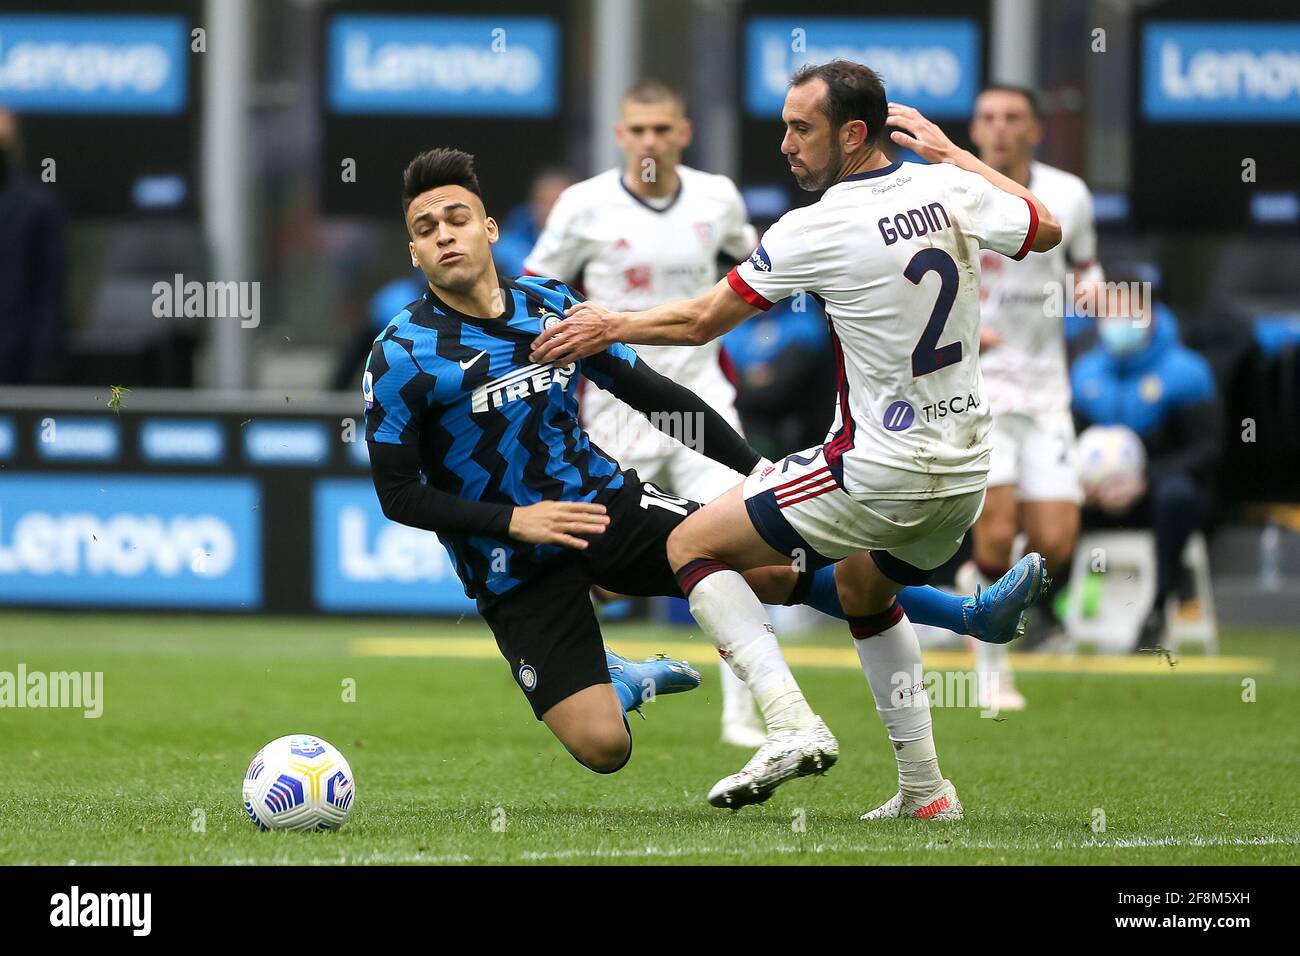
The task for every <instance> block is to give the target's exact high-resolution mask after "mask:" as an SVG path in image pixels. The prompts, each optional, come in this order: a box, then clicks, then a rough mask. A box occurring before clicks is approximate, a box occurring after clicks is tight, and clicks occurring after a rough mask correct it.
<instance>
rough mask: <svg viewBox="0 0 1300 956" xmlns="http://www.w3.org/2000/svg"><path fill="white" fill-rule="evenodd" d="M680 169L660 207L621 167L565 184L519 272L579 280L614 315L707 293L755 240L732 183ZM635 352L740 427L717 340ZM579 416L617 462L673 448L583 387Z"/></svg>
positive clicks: (634, 416) (635, 416) (612, 401)
mask: <svg viewBox="0 0 1300 956" xmlns="http://www.w3.org/2000/svg"><path fill="white" fill-rule="evenodd" d="M677 175H678V178H679V181H680V183H681V185H680V188H679V189H678V191H677V194H676V195H675V196H673V197H670V198H667V199H665V200H664V201H663V202H662V203H661V204H651V203H650V202H648V201H646V200H644V199H642V198H641V197H639V196H636V195H635V194H633V193H632V191H631V190H629V189H628V188H627V186H626V185H625V184H624V182H623V170H621V169H610V170H607V171H605V172H603V173H601V174H600V175H598V176H593V177H592V178H591V179H587V180H584V181H583V182H580V183H575V184H574V185H572V186H570V187H569V188H568V189H566V190H565V191H564V192H563V193H561V194H560V198H559V199H558V200H557V201H556V203H555V206H554V208H552V210H551V214H550V216H548V217H547V220H546V226H545V228H544V229H543V230H542V234H541V235H540V236H539V237H538V239H537V245H536V246H535V247H534V248H533V251H532V252H531V253H530V254H529V256H528V258H527V259H526V260H525V262H524V268H525V269H527V270H528V271H529V272H531V273H533V274H535V275H541V276H546V277H547V278H554V279H562V280H563V281H565V282H576V283H579V284H581V286H582V290H583V292H584V293H585V294H586V296H587V298H589V299H591V300H592V301H593V302H598V303H600V304H601V305H604V306H607V307H609V308H611V309H614V310H616V311H620V312H640V311H644V310H646V309H650V308H653V307H654V306H657V305H662V304H663V303H665V302H672V301H675V300H678V299H693V298H695V297H696V296H698V295H702V294H703V293H705V292H707V291H708V290H709V289H710V288H712V287H713V285H714V283H715V282H717V277H718V265H717V260H718V256H719V255H725V256H729V257H731V259H732V260H733V261H735V260H739V259H743V258H744V257H745V256H747V255H749V253H750V252H751V251H752V250H753V248H754V244H755V243H756V242H757V240H758V236H757V234H756V233H755V231H754V227H753V226H751V225H750V224H749V220H748V216H747V215H746V212H745V203H744V200H743V199H741V196H740V191H739V190H738V189H737V188H736V185H735V184H734V183H733V182H732V181H731V180H730V179H728V178H727V177H726V176H719V175H714V174H712V173H705V172H701V171H700V170H698V169H691V168H690V167H688V166H678V167H677ZM636 351H637V354H638V355H640V356H641V357H642V358H644V359H645V360H646V361H647V362H648V363H649V364H650V367H651V368H653V369H654V370H655V371H657V372H659V373H660V374H661V375H665V376H667V377H668V378H671V379H672V380H673V381H675V382H677V383H679V384H681V385H683V386H685V387H686V388H689V389H690V390H691V391H693V392H695V393H696V394H697V395H699V396H700V397H701V398H703V399H704V400H705V401H707V402H709V403H710V404H711V405H713V406H714V407H716V408H718V410H719V411H720V412H723V413H724V414H726V415H727V417H728V418H729V419H730V420H731V421H732V423H733V424H736V423H737V421H736V416H735V411H734V406H735V401H736V392H735V389H734V387H733V386H732V385H731V383H730V382H729V381H728V380H727V377H726V375H725V374H724V373H723V371H722V368H721V365H720V354H719V353H720V351H721V344H720V343H719V342H717V341H714V342H710V343H708V344H707V345H703V346H700V347H690V346H677V345H666V346H665V345H660V346H655V345H638V346H636ZM582 420H583V424H584V426H585V427H586V428H587V429H588V431H589V432H590V433H591V436H592V439H593V440H594V441H595V442H596V444H597V445H599V446H600V447H601V448H602V449H604V450H605V451H607V452H609V453H610V454H612V455H613V456H614V457H615V458H618V459H620V460H621V459H624V458H626V459H629V460H631V461H633V462H634V463H635V462H636V460H638V459H646V458H653V457H655V456H658V455H662V454H663V453H664V452H665V451H667V450H669V448H668V446H669V445H672V443H671V442H670V441H669V440H667V439H664V438H663V437H662V436H661V435H660V433H659V432H657V431H655V429H653V428H651V427H650V426H649V424H648V423H647V422H646V421H645V419H644V418H643V417H642V416H641V415H640V414H639V413H637V412H634V411H631V410H630V409H628V407H627V406H626V405H624V404H623V403H622V402H620V401H619V400H618V399H616V398H614V397H613V396H612V395H609V394H607V393H605V392H602V391H600V390H599V389H588V390H586V391H584V393H583V396H582ZM666 443H667V444H666ZM673 447H675V446H673Z"/></svg>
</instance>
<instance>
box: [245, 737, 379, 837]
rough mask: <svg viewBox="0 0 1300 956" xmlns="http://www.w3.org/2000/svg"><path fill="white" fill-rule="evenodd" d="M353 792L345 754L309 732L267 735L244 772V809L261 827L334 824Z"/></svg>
mask: <svg viewBox="0 0 1300 956" xmlns="http://www.w3.org/2000/svg"><path fill="white" fill-rule="evenodd" d="M355 796H356V783H355V781H354V780H353V777H352V768H351V767H349V766H348V762H347V760H345V759H344V758H343V755H342V754H341V753H339V752H338V750H337V749H336V748H335V747H334V746H333V745H332V744H330V743H328V742H327V741H324V740H321V739H320V738H319V737H313V736H311V735H310V734H290V735H289V736H287V737H280V738H278V739H276V740H272V741H271V742H270V743H269V744H267V745H266V746H265V747H263V748H262V749H261V750H259V751H258V752H257V755H256V756H255V757H253V761H252V763H250V764H249V765H248V772H247V773H245V774H244V809H245V810H247V811H248V818H249V819H250V820H252V821H253V824H254V825H255V826H257V827H258V828H259V829H261V830H337V829H338V828H339V827H341V826H343V823H344V821H345V820H347V818H348V811H349V810H351V809H352V800H353V797H355Z"/></svg>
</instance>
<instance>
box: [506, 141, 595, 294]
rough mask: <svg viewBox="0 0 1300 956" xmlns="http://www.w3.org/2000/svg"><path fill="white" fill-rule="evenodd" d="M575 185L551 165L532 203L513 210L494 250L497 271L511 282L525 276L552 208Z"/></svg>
mask: <svg viewBox="0 0 1300 956" xmlns="http://www.w3.org/2000/svg"><path fill="white" fill-rule="evenodd" d="M574 182H576V180H575V179H574V176H573V174H572V173H570V172H569V171H568V170H567V169H564V168H562V167H559V166H548V167H546V168H545V169H543V170H542V171H541V172H540V173H538V174H537V176H536V178H535V179H534V180H533V186H532V189H531V191H530V192H529V196H528V201H527V202H525V203H521V204H520V205H518V206H516V207H515V208H514V209H512V210H510V213H509V214H508V215H507V216H506V219H505V222H504V223H502V224H501V235H500V237H499V238H498V239H497V242H496V245H494V246H493V247H492V261H493V262H494V263H495V264H496V267H497V272H499V273H501V275H503V276H505V277H506V278H508V279H513V278H514V277H515V276H518V275H523V272H524V258H525V257H526V256H527V255H528V254H529V253H530V252H532V251H533V246H535V245H537V237H538V235H540V234H541V231H542V227H543V226H545V225H546V217H547V216H549V215H550V214H551V207H552V206H554V205H555V200H557V199H559V198H560V193H562V192H564V191H565V190H566V189H568V188H569V187H570V186H572V185H573V184H574Z"/></svg>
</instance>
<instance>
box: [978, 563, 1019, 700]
mask: <svg viewBox="0 0 1300 956" xmlns="http://www.w3.org/2000/svg"><path fill="white" fill-rule="evenodd" d="M979 583H980V588H981V589H983V588H987V587H988V586H989V585H990V584H992V583H993V582H992V581H990V580H989V579H988V578H986V577H985V576H984V575H983V573H982V572H981V573H980V575H979ZM970 644H971V650H972V651H974V653H975V677H976V680H977V681H978V682H979V698H980V699H979V704H980V707H982V708H984V709H985V710H987V709H988V708H990V707H992V706H993V705H994V703H995V701H996V700H997V694H998V689H999V688H1001V687H1006V688H1010V689H1014V687H1015V683H1014V681H1015V675H1014V672H1013V671H1012V669H1011V661H1010V660H1009V659H1008V657H1007V646H1006V645H1005V644H989V643H986V642H985V641H977V640H975V638H973V637H972V638H970Z"/></svg>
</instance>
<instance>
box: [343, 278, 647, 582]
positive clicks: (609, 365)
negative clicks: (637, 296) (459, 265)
mask: <svg viewBox="0 0 1300 956" xmlns="http://www.w3.org/2000/svg"><path fill="white" fill-rule="evenodd" d="M501 292H502V296H503V298H504V302H505V311H504V312H503V313H502V314H501V315H500V316H499V317H497V318H495V319H481V318H476V317H474V316H470V315H465V314H463V313H460V312H457V311H456V310H454V309H452V308H451V307H450V306H448V305H446V304H445V303H443V302H442V301H441V300H440V299H439V298H438V297H437V296H436V295H435V294H434V293H433V292H432V291H428V292H425V294H424V296H423V297H422V298H420V299H418V300H417V301H415V302H412V303H411V304H410V305H408V306H407V307H406V308H405V309H403V310H402V311H401V312H399V313H398V314H397V316H396V317H394V318H393V319H392V321H390V322H389V323H388V326H387V328H385V329H384V331H383V332H382V333H381V334H380V335H379V337H378V338H377V339H375V344H374V347H373V349H372V350H371V353H370V361H369V362H368V363H367V366H366V373H365V378H364V384H363V392H364V394H365V397H366V439H367V440H368V441H371V442H386V443H389V444H398V445H415V446H417V447H418V449H419V451H420V459H421V463H422V471H423V479H424V481H425V483H427V484H429V485H431V486H433V487H435V488H437V489H439V490H442V491H445V492H448V493H450V494H454V495H456V496H458V497H460V498H465V499H469V500H472V501H484V502H491V503H495V504H504V505H521V506H522V505H531V504H536V503H537V502H539V501H543V500H551V501H585V502H590V501H597V500H599V501H602V502H603V501H604V500H605V498H606V497H607V496H608V495H609V494H610V493H612V492H614V491H616V490H617V489H618V488H620V487H622V485H623V475H622V473H621V472H620V470H619V466H618V463H617V462H615V461H614V460H613V459H612V458H610V457H609V456H608V455H606V454H605V453H604V452H602V451H601V450H600V449H599V448H597V447H596V446H595V445H593V444H591V442H590V441H588V439H587V434H586V432H584V431H583V430H582V428H581V426H580V425H579V424H578V401H577V389H578V381H577V377H578V374H582V375H585V376H586V377H587V378H588V379H589V380H590V381H591V382H593V383H594V384H596V385H598V386H600V387H601V388H609V387H610V384H611V381H612V379H613V378H614V377H615V376H617V375H619V373H620V372H621V371H623V370H625V369H628V368H631V367H633V366H635V365H636V363H637V356H636V353H635V352H633V351H632V350H631V349H630V348H628V347H627V346H625V345H614V346H612V347H611V348H609V349H608V350H607V351H605V352H602V353H600V354H598V355H593V356H591V357H590V358H586V359H582V360H581V361H580V362H578V363H576V367H575V365H573V364H570V365H564V366H553V365H537V364H534V363H532V362H530V361H529V359H528V353H529V348H530V346H531V344H532V341H533V339H534V338H536V337H537V335H538V333H540V332H541V330H542V329H543V328H544V327H547V326H549V325H552V324H554V323H556V322H559V321H561V320H562V319H563V316H564V310H565V309H566V308H568V307H569V306H570V305H572V304H574V303H576V302H578V301H581V299H580V297H579V296H578V295H577V294H576V293H574V292H573V291H572V290H571V289H569V288H568V286H566V285H564V284H563V283H561V282H559V281H558V280H554V279H541V278H537V277H533V276H525V277H520V278H518V279H515V280H513V281H512V282H509V283H503V285H502V289H501ZM620 366H621V367H620ZM439 538H440V539H441V540H442V543H443V545H444V546H445V547H446V548H447V550H448V551H449V552H450V553H451V556H452V560H453V561H454V562H455V566H456V573H457V574H458V575H459V576H460V579H461V582H462V583H463V584H464V585H465V593H466V594H468V595H469V596H470V597H478V598H488V599H490V598H492V597H497V596H500V595H502V594H505V593H506V592H507V591H509V590H511V589H512V588H514V587H515V586H516V585H518V584H519V583H520V582H521V581H523V580H525V579H526V578H527V577H528V575H529V574H530V573H532V572H533V571H534V570H536V569H537V568H538V567H539V566H540V565H541V564H543V563H545V562H547V561H549V560H552V559H554V558H555V557H556V556H557V555H559V554H561V553H563V552H564V551H566V550H568V549H566V548H563V547H561V546H559V545H533V544H526V543H524V542H520V541H513V540H511V539H509V538H505V537H501V538H497V537H493V536H489V535H467V534H440V535H439Z"/></svg>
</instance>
